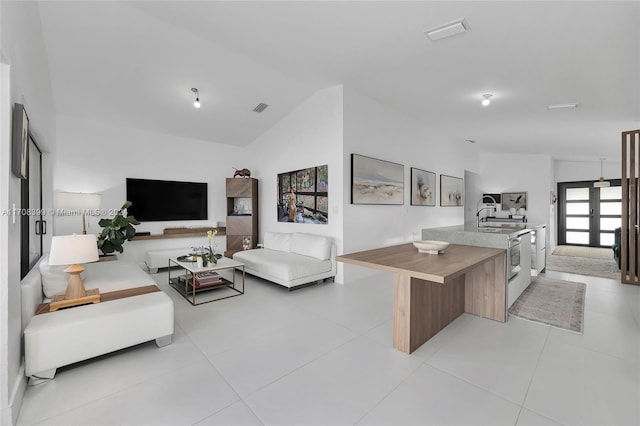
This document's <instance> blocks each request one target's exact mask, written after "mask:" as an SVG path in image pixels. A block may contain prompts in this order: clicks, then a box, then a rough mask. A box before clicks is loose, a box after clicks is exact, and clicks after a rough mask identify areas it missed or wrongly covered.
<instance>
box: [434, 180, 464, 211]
mask: <svg viewBox="0 0 640 426" xmlns="http://www.w3.org/2000/svg"><path fill="white" fill-rule="evenodd" d="M440 205H441V206H443V207H455V206H464V179H462V178H457V177H453V176H447V175H440Z"/></svg>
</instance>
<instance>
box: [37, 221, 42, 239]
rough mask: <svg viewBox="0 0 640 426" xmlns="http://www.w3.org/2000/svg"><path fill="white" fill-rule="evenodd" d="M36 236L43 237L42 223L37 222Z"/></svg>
mask: <svg viewBox="0 0 640 426" xmlns="http://www.w3.org/2000/svg"><path fill="white" fill-rule="evenodd" d="M36 235H42V221H41V220H36Z"/></svg>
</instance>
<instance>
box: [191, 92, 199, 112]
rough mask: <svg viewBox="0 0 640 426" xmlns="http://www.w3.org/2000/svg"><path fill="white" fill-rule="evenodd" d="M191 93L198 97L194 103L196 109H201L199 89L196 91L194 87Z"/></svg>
mask: <svg viewBox="0 0 640 426" xmlns="http://www.w3.org/2000/svg"><path fill="white" fill-rule="evenodd" d="M191 91H192V92H193V94H194V95H196V100H195V101H193V106H194V108H200V93H199V92H198V89H196V88H195V87H192V88H191Z"/></svg>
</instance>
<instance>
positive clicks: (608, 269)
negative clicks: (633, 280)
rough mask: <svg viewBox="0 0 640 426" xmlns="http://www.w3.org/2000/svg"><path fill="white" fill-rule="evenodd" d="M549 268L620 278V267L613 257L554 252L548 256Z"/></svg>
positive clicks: (549, 269)
mask: <svg viewBox="0 0 640 426" xmlns="http://www.w3.org/2000/svg"><path fill="white" fill-rule="evenodd" d="M547 270H548V271H558V272H569V273H571V274H580V275H589V276H594V277H602V278H611V279H614V280H620V269H618V265H617V264H616V261H615V260H613V258H611V259H592V258H586V257H571V256H558V255H555V254H552V255H550V256H547Z"/></svg>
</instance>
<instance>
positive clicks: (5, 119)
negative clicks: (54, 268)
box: [0, 2, 56, 425]
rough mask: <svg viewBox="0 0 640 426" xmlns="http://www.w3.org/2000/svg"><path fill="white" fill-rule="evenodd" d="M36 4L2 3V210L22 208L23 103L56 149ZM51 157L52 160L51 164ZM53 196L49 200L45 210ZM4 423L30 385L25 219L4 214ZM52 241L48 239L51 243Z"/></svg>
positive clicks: (0, 279) (34, 128) (0, 323)
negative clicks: (16, 146) (23, 290)
mask: <svg viewBox="0 0 640 426" xmlns="http://www.w3.org/2000/svg"><path fill="white" fill-rule="evenodd" d="M39 23H40V16H39V13H38V5H37V3H36V2H0V34H1V35H0V61H1V62H2V63H3V64H5V65H2V76H1V87H2V93H1V96H0V99H1V100H2V101H1V102H2V103H1V105H0V110H1V113H0V116H1V117H2V123H1V125H0V129H2V130H1V133H0V144H1V145H2V148H1V155H0V203H1V204H0V209H8V208H13V205H14V204H15V206H16V207H18V208H20V207H21V204H20V180H19V179H17V178H16V177H14V176H13V174H12V173H11V171H10V170H11V162H10V157H11V156H10V155H9V153H10V149H11V130H10V129H11V124H10V117H11V110H12V107H13V104H14V103H16V102H17V103H22V104H23V105H24V106H25V109H26V111H27V114H28V116H29V130H30V131H31V132H32V133H33V134H34V136H35V137H36V139H37V140H38V142H39V143H40V145H41V148H43V149H44V150H46V151H54V150H55V142H56V140H55V120H54V117H55V114H54V107H53V98H52V93H51V85H50V81H49V71H48V70H49V68H48V64H47V58H46V54H45V46H44V40H43V36H42V33H41V30H40V25H39ZM44 161H45V169H44V175H43V184H44V192H45V193H48V194H50V193H51V191H50V186H49V185H50V182H51V167H50V166H51V165H50V157H47V156H45V157H44ZM48 161H49V163H48ZM50 202H51V199H50V197H46V196H45V198H44V206H43V207H45V208H47V207H50ZM0 220H1V221H2V224H1V225H0V233H1V235H2V237H0V244H1V246H0V336H1V338H0V423H1V424H3V425H4V424H12V423H13V422H14V421H15V419H16V417H17V415H18V410H19V408H20V404H21V401H22V395H23V392H24V386H25V384H26V382H25V378H24V374H23V370H22V368H23V367H22V344H21V341H22V339H21V315H20V306H21V303H20V286H19V282H20V220H19V218H18V220H16V221H15V223H13V220H12V218H11V217H9V216H5V215H3V216H0ZM48 241H49V239H48V238H46V239H45V244H46V245H47V244H48Z"/></svg>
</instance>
